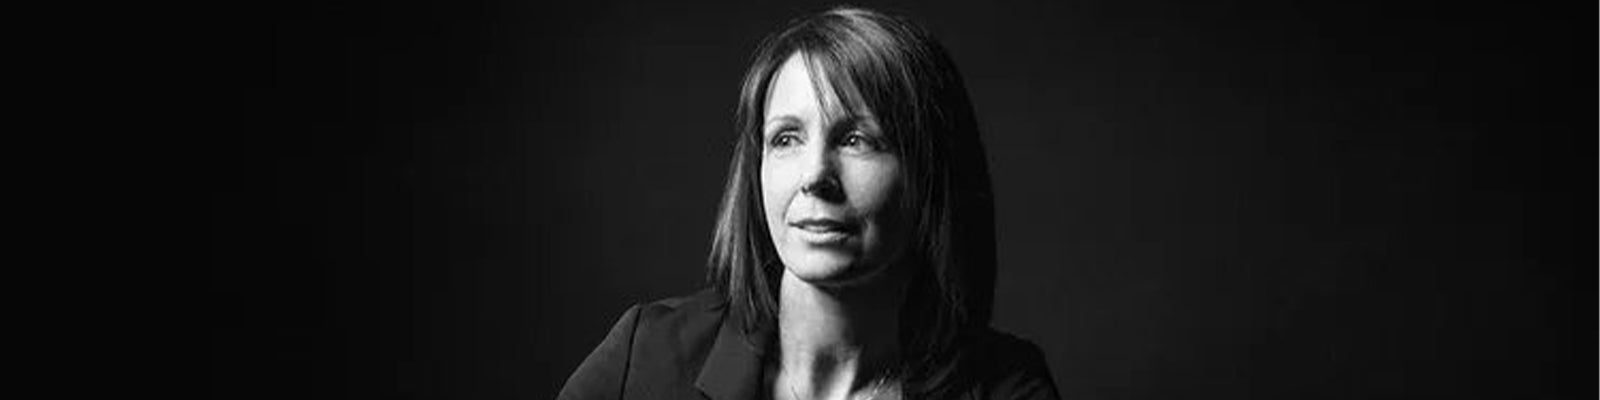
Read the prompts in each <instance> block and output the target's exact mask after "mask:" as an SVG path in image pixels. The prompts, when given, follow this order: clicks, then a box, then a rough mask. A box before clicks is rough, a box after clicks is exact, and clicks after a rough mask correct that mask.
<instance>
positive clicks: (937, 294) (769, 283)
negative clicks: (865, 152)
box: [710, 7, 995, 394]
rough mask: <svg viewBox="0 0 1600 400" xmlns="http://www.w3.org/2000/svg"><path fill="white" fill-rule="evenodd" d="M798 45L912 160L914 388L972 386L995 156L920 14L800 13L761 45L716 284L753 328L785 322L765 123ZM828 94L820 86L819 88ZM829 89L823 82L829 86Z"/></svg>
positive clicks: (990, 293)
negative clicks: (768, 193) (770, 214)
mask: <svg viewBox="0 0 1600 400" xmlns="http://www.w3.org/2000/svg"><path fill="white" fill-rule="evenodd" d="M794 54H800V55H802V57H804V61H806V63H807V65H808V66H809V67H810V68H812V70H814V71H822V72H823V73H817V74H812V76H813V77H816V78H815V79H814V82H813V84H814V85H819V86H820V85H828V87H829V88H832V89H834V92H835V93H836V94H837V95H838V97H839V100H840V103H841V104H842V105H843V107H842V108H843V109H846V110H857V109H860V108H862V107H863V106H864V108H866V109H868V110H871V111H872V112H873V113H874V114H875V115H876V117H877V119H878V124H879V126H880V127H881V129H882V130H883V133H884V135H885V136H886V137H887V138H888V142H889V148H890V149H891V151H892V152H893V153H894V154H895V155H896V156H898V157H899V158H900V162H901V165H902V169H901V171H903V173H904V174H905V175H903V178H904V179H901V180H900V182H901V184H902V185H903V186H902V188H901V189H903V190H902V191H901V193H903V195H902V196H900V201H901V204H900V205H899V206H900V207H904V208H903V209H904V210H909V211H910V213H911V214H910V215H912V216H913V217H912V218H911V219H912V224H913V225H912V230H911V232H912V233H911V234H912V237H911V238H910V245H909V246H910V247H909V249H908V250H907V251H906V253H905V257H907V258H908V260H907V261H909V262H908V263H907V264H908V265H910V266H912V267H913V269H915V270H916V271H915V272H913V273H911V274H910V276H911V278H910V279H911V282H910V285H909V289H908V290H907V297H906V300H905V303H904V306H903V307H902V309H901V316H900V318H901V321H900V332H901V338H900V342H901V351H902V354H903V355H904V356H905V357H904V360H905V363H906V364H905V365H901V366H899V367H900V368H903V372H904V373H906V374H907V376H905V378H906V379H907V383H908V385H907V388H908V389H910V390H912V393H923V394H933V393H935V392H943V391H944V390H945V389H947V388H950V387H951V386H952V385H954V384H959V383H960V382H959V381H962V380H963V379H960V376H962V375H966V374H963V373H960V372H961V368H959V367H960V366H961V360H963V359H964V358H966V357H968V356H967V355H966V353H967V352H968V348H969V346H968V344H969V341H970V340H972V339H973V338H975V337H976V336H975V334H976V333H978V332H980V331H981V330H982V329H985V328H987V326H988V324H989V317H990V312H991V309H992V308H993V302H994V270H995V247H994V202H993V199H992V191H991V189H990V183H989V172H988V162H987V160H986V159H985V157H984V149H983V143H982V142H981V141H980V140H979V134H978V126H977V121H976V119H975V117H974V116H973V111H972V104H971V101H970V100H969V99H968V97H967V92H966V89H965V87H964V85H963V84H962V80H961V75H960V73H959V72H958V71H957V70H956V66H955V64H954V62H952V61H951V59H950V56H949V55H948V54H947V53H946V52H945V49H944V48H943V47H942V46H941V45H939V43H937V42H935V41H934V39H933V38H932V36H931V35H930V34H929V33H928V32H926V31H925V30H923V29H922V28H921V27H919V26H917V25H916V24H913V23H912V22H910V21H908V20H906V19H903V18H899V17H893V16H888V15H884V14H881V13H878V12H874V11H869V10H863V9H859V8H848V7H842V8H835V9H832V10H829V11H826V12H822V13H820V14H815V15H810V16H806V17H803V18H800V19H798V20H796V21H794V22H792V23H791V24H790V25H789V26H788V27H787V28H786V29H784V30H783V31H781V32H779V33H777V34H775V35H773V36H770V37H768V38H766V40H764V41H762V43H761V45H760V47H759V49H757V50H756V53H755V57H754V59H753V63H752V65H751V67H750V70H749V72H748V73H747V74H746V75H745V77H744V84H743V87H742V89H741V90H740V92H739V104H738V111H737V114H736V119H737V124H738V126H737V129H738V139H737V141H736V144H735V147H734V154H733V160H732V163H731V164H730V165H729V167H728V181H727V186H726V188H725V189H724V191H723V195H722V204H721V208H720V210H719V211H718V213H717V223H716V230H715V233H714V236H713V238H712V244H711V257H710V280H711V282H712V284H713V286H715V287H716V288H717V290H719V291H720V292H721V293H722V295H723V296H724V297H725V298H726V299H727V300H728V302H729V305H730V307H733V310H734V311H735V313H734V315H740V316H742V321H741V322H742V323H743V325H742V326H743V328H744V329H745V331H746V332H752V333H753V332H758V331H766V330H770V329H773V328H774V326H775V320H776V317H775V316H776V314H777V309H778V306H777V292H778V281H779V277H781V276H782V272H783V266H782V264H781V262H780V261H779V260H778V257H777V252H776V250H775V248H774V247H773V245H772V238H771V236H770V233H769V232H768V231H767V226H766V217H765V214H764V211H763V208H762V198H761V196H762V195H761V193H762V191H761V179H760V170H761V159H762V150H763V147H762V139H761V137H762V133H761V127H762V118H764V114H765V107H766V100H767V96H768V91H769V90H770V88H771V85H772V81H773V75H775V74H776V73H777V71H778V69H779V67H780V66H781V65H782V64H783V62H784V61H785V60H786V59H787V58H788V57H790V56H791V55H794ZM819 89H820V87H819ZM818 92H819V93H821V92H822V91H821V90H819V91H818Z"/></svg>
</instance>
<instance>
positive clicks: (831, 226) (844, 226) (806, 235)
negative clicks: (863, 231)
mask: <svg viewBox="0 0 1600 400" xmlns="http://www.w3.org/2000/svg"><path fill="white" fill-rule="evenodd" d="M789 226H791V227H794V228H796V229H799V230H800V232H801V235H800V236H801V237H802V238H803V239H805V240H806V241H808V242H812V243H817V244H833V243H838V242H842V241H844V240H845V239H849V238H850V236H853V235H855V233H856V232H857V231H859V230H860V225H857V224H851V223H847V222H844V221H842V220H837V219H828V218H807V219H802V220H799V221H795V222H790V223H789Z"/></svg>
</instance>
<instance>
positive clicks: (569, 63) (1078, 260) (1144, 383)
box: [202, 0, 1600, 400]
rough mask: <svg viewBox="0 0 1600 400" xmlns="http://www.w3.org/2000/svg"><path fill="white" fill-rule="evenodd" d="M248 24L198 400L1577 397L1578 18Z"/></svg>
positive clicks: (825, 9) (939, 5)
mask: <svg viewBox="0 0 1600 400" xmlns="http://www.w3.org/2000/svg"><path fill="white" fill-rule="evenodd" d="M238 14H240V15H245V16H246V17H245V18H242V19H240V20H238V21H236V23H232V22H230V23H228V24H226V25H227V27H226V29H223V30H224V32H222V33H221V34H217V35H215V36H214V37H211V36H208V37H205V38H202V40H210V41H215V42H216V44H217V48H218V49H224V50H220V51H225V52H227V53H228V54H229V56H228V57H225V58H221V59H223V60H227V61H226V62H222V63H224V64H230V65H228V67H229V68H226V69H225V70H224V72H223V73H222V74H223V75H224V76H225V79H222V80H221V82H222V86H223V89H224V90H228V91H230V92H231V93H236V94H237V97H234V98H228V99H221V100H219V104H225V105H233V106H236V107H237V110H236V111H237V112H236V113H235V114H236V115H237V116H238V117H239V118H238V119H237V121H233V123H234V124H233V125H231V126H227V127H225V129H222V130H221V132H219V133H217V134H216V135H217V136H218V137H220V138H221V139H216V140H210V142H218V143H221V144H224V145H225V148H219V149H216V151H214V152H212V153H210V154H209V155H208V156H207V158H208V160H212V161H214V162H212V163H211V164H213V165H208V166H207V168H205V171H203V173H205V174H206V175H207V176H206V177H207V179H205V182H207V188H206V190H207V192H208V194H209V196H208V198H207V206H208V208H207V211H208V222H209V230H208V231H207V232H210V238H209V243H207V248H208V250H209V252H208V254H209V258H208V262H209V264H210V265H209V268H208V275H207V290H206V292H205V293H206V297H205V298H204V299H203V307H204V309H205V310H206V311H207V313H208V315H207V319H206V326H207V332H206V338H207V339H208V341H207V345H208V347H207V351H206V352H207V355H208V357H207V360H208V364H207V371H208V376H207V385H208V397H212V398H222V399H235V398H308V397H309V398H405V399H413V398H414V399H501V398H533V399H560V400H623V399H629V400H634V399H694V400H745V399H750V400H757V399H770V400H801V399H805V400H812V399H816V400H823V399H826V400H843V399H858V400H868V399H883V400H888V399H908V400H909V399H997V400H998V399H1040V400H1047V399H1169V398H1180V399H1190V398H1198V399H1211V398H1218V399H1222V398H1228V399H1237V398H1260V399H1308V398H1309V399H1324V398H1326V399H1335V398H1337V399H1390V398H1533V399H1592V398H1595V397H1596V396H1597V394H1600V393H1597V392H1596V390H1597V389H1596V388H1597V386H1596V383H1595V380H1594V379H1595V378H1594V377H1595V375H1594V373H1593V372H1592V370H1591V368H1593V367H1594V366H1595V365H1596V363H1597V362H1600V358H1596V357H1597V356H1596V353H1595V351H1594V349H1593V348H1592V347H1590V346H1592V345H1593V344H1594V343H1596V342H1595V341H1596V340H1597V338H1600V334H1597V330H1596V321H1597V317H1596V316H1597V315H1600V313H1597V309H1596V304H1597V302H1596V300H1595V299H1596V297H1595V291H1594V290H1595V288H1596V287H1597V286H1596V283H1595V282H1597V281H1596V276H1595V272H1596V270H1597V269H1596V265H1597V258H1596V257H1597V254H1600V253H1597V251H1596V248H1595V247H1594V246H1595V244H1596V243H1597V239H1596V237H1595V236H1594V235H1595V233H1596V232H1600V228H1597V225H1596V221H1597V219H1596V217H1595V216H1594V214H1593V212H1595V210H1596V209H1597V208H1596V207H1597V204H1600V202H1597V199H1596V193H1597V191H1596V188H1597V186H1596V185H1597V182H1600V176H1597V171H1600V168H1597V167H1596V166H1597V165H1600V164H1597V161H1596V160H1597V159H1596V155H1597V149H1600V143H1597V141H1596V140H1597V137H1600V135H1597V133H1596V132H1597V129H1600V127H1597V122H1596V121H1597V119H1596V114H1595V110H1596V109H1597V108H1596V105H1595V99H1596V98H1600V97H1597V95H1596V93H1597V92H1596V89H1595V88H1596V86H1595V83H1594V80H1593V79H1594V77H1595V71H1597V66H1596V61H1595V60H1596V57H1595V54H1596V53H1595V49H1596V48H1597V46H1596V42H1595V41H1596V35H1595V34H1594V32H1595V25H1594V21H1595V19H1594V15H1595V14H1594V6H1593V4H1574V5H1565V4H1555V3H1548V4H1532V3H1529V4H1523V3H1501V4H1476V3H1462V2H1434V1H1398V2H1376V1H1372V2H1320V3H1303V2H1270V1H1252V2H1228V3H1193V2H1179V1H1144V0H1135V1H1108V0H1083V1H1049V2H912V1H871V2H815V1H801V2H768V1H754V2H734V1H713V2H647V1H633V0H594V1H583V2H568V3H560V4H555V3H549V2H538V1H506V0H496V1H483V2H480V1H466V2H450V1H409V0H408V1H402V2H357V1H345V0H335V1H330V2H303V3H300V2H294V3H275V4H271V5H268V6H263V7H262V8H259V9H252V10H250V11H249V12H243V13H238ZM230 115H232V114H230Z"/></svg>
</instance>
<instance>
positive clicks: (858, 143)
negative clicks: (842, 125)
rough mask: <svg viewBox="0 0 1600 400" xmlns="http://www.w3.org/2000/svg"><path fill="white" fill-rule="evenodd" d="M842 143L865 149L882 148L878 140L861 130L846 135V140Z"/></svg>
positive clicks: (849, 146)
mask: <svg viewBox="0 0 1600 400" xmlns="http://www.w3.org/2000/svg"><path fill="white" fill-rule="evenodd" d="M840 144H841V145H843V146H844V147H848V148H853V149H859V150H864V151H877V150H881V149H880V148H879V147H878V141H877V140H874V139H873V138H872V137H870V136H867V135H865V134H862V133H860V132H851V133H850V134H849V135H845V137H844V140H843V141H842V142H841V143H840Z"/></svg>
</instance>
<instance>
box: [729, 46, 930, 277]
mask: <svg viewBox="0 0 1600 400" xmlns="http://www.w3.org/2000/svg"><path fill="white" fill-rule="evenodd" d="M814 73H819V72H818V71H812V70H810V68H809V67H808V65H807V63H806V62H805V58H804V57H803V56H801V55H800V54H799V53H796V54H794V55H791V56H790V57H789V58H788V60H786V61H785V62H784V63H783V65H782V66H781V67H780V68H779V70H778V73H777V75H776V76H775V77H774V78H773V83H772V88H771V90H770V93H769V95H768V98H767V104H766V108H765V109H766V115H764V116H763V124H764V125H763V127H762V135H763V136H762V137H763V143H764V144H763V146H762V157H761V190H762V203H763V206H764V210H765V211H766V216H767V229H768V231H769V232H771V233H772V242H773V243H772V244H773V246H774V247H776V248H777V250H778V256H779V258H780V259H781V260H782V261H783V265H784V267H785V268H787V270H788V273H790V274H793V275H795V276H796V277H798V278H800V279H802V280H804V281H806V282H809V283H813V284H822V285H828V284H833V285H845V284H850V283H852V282H859V281H863V280H868V279H870V277H872V276H876V274H875V273H876V272H880V271H883V270H885V269H886V268H887V267H888V266H889V265H890V264H892V263H893V262H894V261H895V259H896V258H897V257H898V256H899V253H900V251H901V249H903V248H904V247H905V241H906V240H905V238H906V237H907V236H908V235H907V234H906V231H907V229H905V227H903V226H902V225H903V224H902V221H904V220H906V218H904V217H903V216H902V215H901V214H902V212H901V211H902V210H898V209H896V208H897V206H896V205H897V204H899V202H898V201H897V196H899V188H900V180H901V179H902V178H901V170H900V159H899V157H898V156H896V155H895V154H893V153H892V152H890V149H889V147H888V143H887V141H886V138H885V137H884V136H883V132H882V130H881V129H879V126H878V124H877V123H876V121H875V120H874V119H873V118H872V110H865V109H856V110H845V109H842V108H843V106H842V105H841V104H840V101H839V98H838V96H837V95H836V94H835V93H833V91H832V90H829V88H827V87H826V86H827V85H816V86H823V87H822V88H821V89H823V92H822V93H818V92H817V90H816V89H818V88H817V87H816V86H814V85H813V83H812V82H814V81H813V78H814V77H813V76H812V74H814ZM815 78H818V79H817V80H815V82H826V81H827V80H826V79H820V78H822V77H815Z"/></svg>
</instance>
